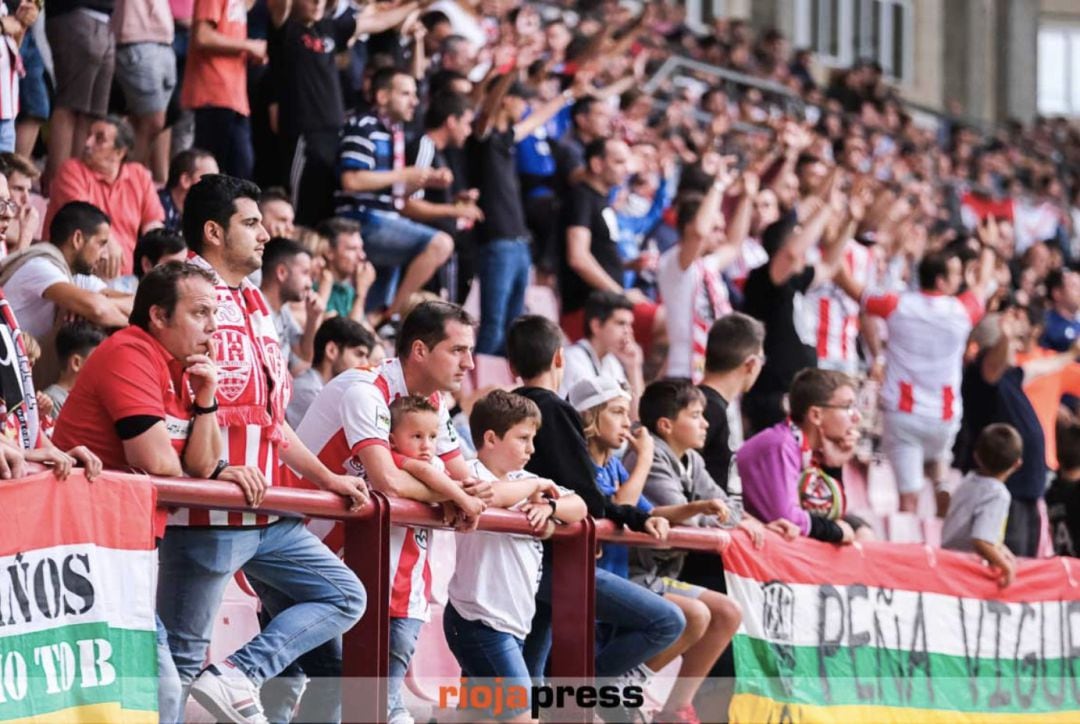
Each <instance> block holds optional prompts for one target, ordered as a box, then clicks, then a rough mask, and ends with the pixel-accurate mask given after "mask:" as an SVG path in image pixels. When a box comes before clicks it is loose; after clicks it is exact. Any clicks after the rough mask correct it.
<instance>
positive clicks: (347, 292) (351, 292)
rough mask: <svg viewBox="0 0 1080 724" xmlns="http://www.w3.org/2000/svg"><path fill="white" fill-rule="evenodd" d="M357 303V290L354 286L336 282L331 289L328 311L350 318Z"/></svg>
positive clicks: (327, 305) (327, 303) (327, 304)
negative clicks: (354, 303) (354, 304)
mask: <svg viewBox="0 0 1080 724" xmlns="http://www.w3.org/2000/svg"><path fill="white" fill-rule="evenodd" d="M355 301H356V290H355V289H353V287H352V284H348V283H346V282H334V286H333V287H331V289H330V299H328V300H327V302H326V311H327V312H337V313H338V315H339V316H342V317H348V316H349V314H350V313H351V312H352V308H353V302H355Z"/></svg>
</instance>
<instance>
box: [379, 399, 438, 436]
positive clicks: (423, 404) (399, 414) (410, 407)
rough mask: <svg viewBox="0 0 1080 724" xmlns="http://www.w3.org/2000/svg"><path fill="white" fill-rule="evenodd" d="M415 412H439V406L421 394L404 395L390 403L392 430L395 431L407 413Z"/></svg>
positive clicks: (436, 413)
mask: <svg viewBox="0 0 1080 724" xmlns="http://www.w3.org/2000/svg"><path fill="white" fill-rule="evenodd" d="M414 412H430V413H433V414H435V415H438V414H439V410H438V408H436V407H435V405H433V404H432V403H431V400H429V399H428V398H426V397H421V396H420V395H402V396H401V397H399V398H397V399H396V400H394V401H393V402H391V403H390V430H391V431H393V429H394V428H395V427H397V426H398V425H399V424H400V423H401V421H402V419H404V417H405V416H406V415H411V414H412V413H414Z"/></svg>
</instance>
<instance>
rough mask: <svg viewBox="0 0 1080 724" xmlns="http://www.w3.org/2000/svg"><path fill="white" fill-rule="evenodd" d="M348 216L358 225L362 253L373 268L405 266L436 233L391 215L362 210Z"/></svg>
mask: <svg viewBox="0 0 1080 724" xmlns="http://www.w3.org/2000/svg"><path fill="white" fill-rule="evenodd" d="M351 216H352V218H354V219H357V220H359V222H360V228H361V233H362V234H363V236H364V252H365V253H366V254H367V257H368V259H370V260H371V263H372V264H374V265H375V266H376V267H383V268H397V267H403V266H406V265H407V264H408V263H409V262H411V261H412V260H413V259H414V258H416V257H417V256H418V255H419V254H420V253H421V252H423V251H424V249H426V248H427V245H428V244H430V243H431V240H432V239H433V238H435V235H436V234H438V233H439V230H438V229H433V228H432V227H430V226H425V225H424V224H418V223H416V222H415V221H412V220H410V219H406V218H405V217H404V216H401V215H400V214H398V213H397V212H394V211H379V210H377V209H365V210H364V211H362V212H360V213H359V214H352V215H351Z"/></svg>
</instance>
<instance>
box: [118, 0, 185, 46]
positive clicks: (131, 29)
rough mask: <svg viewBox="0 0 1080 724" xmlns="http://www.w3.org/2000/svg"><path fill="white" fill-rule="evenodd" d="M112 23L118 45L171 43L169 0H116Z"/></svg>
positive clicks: (171, 24)
mask: <svg viewBox="0 0 1080 724" xmlns="http://www.w3.org/2000/svg"><path fill="white" fill-rule="evenodd" d="M112 24H113V32H114V33H115V34H116V44H117V45H125V44H127V43H165V44H166V45H172V41H173V14H172V10H171V9H170V8H169V0H116V9H115V10H114V11H113V15H112Z"/></svg>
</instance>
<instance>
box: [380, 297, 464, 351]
mask: <svg viewBox="0 0 1080 724" xmlns="http://www.w3.org/2000/svg"><path fill="white" fill-rule="evenodd" d="M448 322H460V323H461V324H465V325H468V326H470V327H471V326H473V319H472V317H471V316H469V313H468V312H466V311H465V308H464V307H462V306H461V305H459V304H452V303H450V302H443V301H438V302H435V301H431V302H421V303H420V304H417V305H416V306H415V307H413V309H412V311H411V312H409V315H408V316H407V317H405V320H404V321H403V322H402V323H401V331H400V332H399V333H398V338H397V356H398V357H400V358H401V359H407V358H408V357H409V354H410V353H411V351H412V346H413V343H414V342H423V343H424V346H425V347H427V348H428V349H435V345H437V344H438V343H439V342H442V341H443V340H444V339H446V325H447V323H448Z"/></svg>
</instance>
